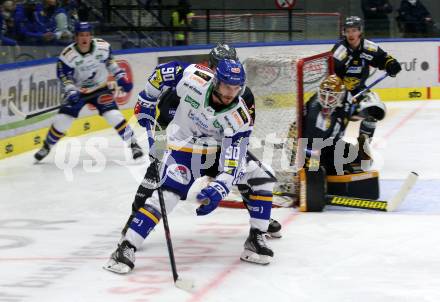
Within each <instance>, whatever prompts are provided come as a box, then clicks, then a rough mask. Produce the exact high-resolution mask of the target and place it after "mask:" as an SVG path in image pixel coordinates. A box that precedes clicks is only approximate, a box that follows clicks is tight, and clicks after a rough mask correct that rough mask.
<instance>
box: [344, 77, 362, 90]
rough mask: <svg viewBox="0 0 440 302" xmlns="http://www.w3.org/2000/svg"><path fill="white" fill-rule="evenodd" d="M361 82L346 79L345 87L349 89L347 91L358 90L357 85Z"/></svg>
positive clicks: (352, 78) (354, 79) (353, 78)
mask: <svg viewBox="0 0 440 302" xmlns="http://www.w3.org/2000/svg"><path fill="white" fill-rule="evenodd" d="M359 83H360V80H359V79H358V78H355V77H345V78H344V86H345V88H347V90H349V91H351V90H353V89H355V88H356V86H357V85H359Z"/></svg>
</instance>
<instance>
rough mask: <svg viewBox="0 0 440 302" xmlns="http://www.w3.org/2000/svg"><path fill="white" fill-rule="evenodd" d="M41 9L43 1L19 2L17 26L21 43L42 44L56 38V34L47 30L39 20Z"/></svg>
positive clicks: (16, 18) (16, 17) (29, 0)
mask: <svg viewBox="0 0 440 302" xmlns="http://www.w3.org/2000/svg"><path fill="white" fill-rule="evenodd" d="M41 10H42V6H41V3H39V2H37V1H36V0H25V1H24V3H23V4H21V3H19V4H17V9H16V14H15V27H16V32H17V39H18V40H19V41H21V44H28V45H29V44H30V45H32V44H41V43H42V42H50V41H52V40H53V39H54V34H53V33H51V32H46V31H45V28H43V26H42V24H40V23H39V22H38V21H37V14H38V13H39V11H41Z"/></svg>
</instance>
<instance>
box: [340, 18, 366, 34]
mask: <svg viewBox="0 0 440 302" xmlns="http://www.w3.org/2000/svg"><path fill="white" fill-rule="evenodd" d="M343 28H344V32H345V30H346V29H347V28H358V29H359V31H360V32H364V21H362V18H361V17H358V16H350V17H347V18H345V21H344V27H343Z"/></svg>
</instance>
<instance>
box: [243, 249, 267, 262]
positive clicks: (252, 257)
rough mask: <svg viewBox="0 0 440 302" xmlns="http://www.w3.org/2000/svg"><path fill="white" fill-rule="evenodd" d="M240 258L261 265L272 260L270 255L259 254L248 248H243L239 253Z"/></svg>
mask: <svg viewBox="0 0 440 302" xmlns="http://www.w3.org/2000/svg"><path fill="white" fill-rule="evenodd" d="M240 259H241V260H243V261H246V262H251V263H256V264H261V265H267V264H269V263H270V262H271V261H272V257H270V256H267V255H259V254H257V253H255V252H252V251H249V250H244V251H243V253H241V256H240Z"/></svg>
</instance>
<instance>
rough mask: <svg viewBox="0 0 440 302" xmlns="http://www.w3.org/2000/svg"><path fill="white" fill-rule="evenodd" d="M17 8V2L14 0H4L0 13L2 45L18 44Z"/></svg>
mask: <svg viewBox="0 0 440 302" xmlns="http://www.w3.org/2000/svg"><path fill="white" fill-rule="evenodd" d="M15 10H16V4H15V1H14V0H7V1H4V2H3V4H2V6H1V14H0V39H1V42H2V45H8V46H14V45H17V41H15V36H16V34H15V23H14V17H15Z"/></svg>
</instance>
